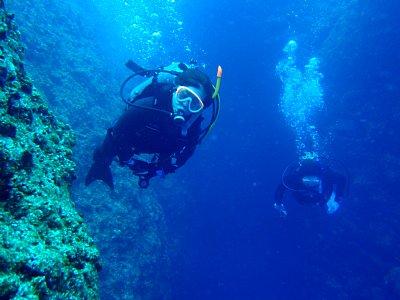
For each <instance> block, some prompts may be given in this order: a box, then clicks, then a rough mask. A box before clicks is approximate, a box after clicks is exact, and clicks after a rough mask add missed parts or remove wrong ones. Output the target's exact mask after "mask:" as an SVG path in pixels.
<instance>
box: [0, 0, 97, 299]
mask: <svg viewBox="0 0 400 300" xmlns="http://www.w3.org/2000/svg"><path fill="white" fill-rule="evenodd" d="M0 17H1V24H0V116H1V119H0V194H1V195H0V227H1V237H0V299H98V288H97V272H98V270H99V269H100V265H99V263H98V260H99V252H98V250H97V249H96V247H95V245H94V241H93V239H92V237H91V236H90V235H89V233H88V230H87V227H86V225H85V224H84V222H83V219H82V217H81V216H80V215H79V214H78V213H77V211H76V209H75V206H74V204H73V202H72V200H71V195H70V187H71V183H72V181H73V180H74V178H75V172H74V170H75V163H74V162H73V158H72V148H73V146H74V144H75V135H74V133H73V131H72V130H71V128H70V127H69V126H68V125H66V124H65V123H63V122H61V121H60V120H59V119H58V118H57V117H56V116H55V115H54V114H53V113H52V112H51V111H50V110H49V108H48V106H47V104H46V102H45V100H44V98H43V96H42V95H41V94H40V93H39V92H38V90H37V89H36V88H35V86H34V85H33V84H32V81H31V79H30V78H29V77H28V76H27V74H26V72H25V70H24V61H23V60H24V49H23V48H22V46H21V45H20V33H19V31H18V30H17V28H16V26H15V24H14V16H13V15H11V14H7V12H6V11H5V8H4V2H3V1H0Z"/></svg>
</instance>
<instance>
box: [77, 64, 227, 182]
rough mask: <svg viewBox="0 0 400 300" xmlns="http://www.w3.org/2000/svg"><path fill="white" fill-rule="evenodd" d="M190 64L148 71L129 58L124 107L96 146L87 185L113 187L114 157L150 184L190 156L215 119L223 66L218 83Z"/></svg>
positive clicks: (123, 87) (219, 70) (179, 165)
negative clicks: (98, 183)
mask: <svg viewBox="0 0 400 300" xmlns="http://www.w3.org/2000/svg"><path fill="white" fill-rule="evenodd" d="M191 63H192V64H191V65H186V64H184V63H172V64H171V65H170V66H168V67H165V68H160V69H157V70H146V69H144V68H142V67H140V66H138V65H137V64H135V63H134V62H133V61H128V63H127V64H126V66H127V67H128V68H129V69H131V70H132V71H133V72H134V74H133V75H131V76H129V77H128V78H127V79H126V80H125V82H124V83H123V84H122V86H121V90H120V94H121V98H122V100H123V101H124V102H125V103H126V105H127V106H126V109H125V111H124V113H123V114H122V116H121V117H120V118H119V119H118V120H117V122H116V123H115V125H114V126H112V127H111V128H109V129H108V130H107V134H106V136H105V138H104V141H103V143H102V145H100V146H98V147H97V148H96V149H95V151H94V154H93V160H94V162H93V165H92V166H91V168H90V170H89V172H88V174H87V176H86V180H85V184H86V185H89V184H91V183H92V182H93V181H95V180H102V181H103V182H105V183H106V184H107V185H108V186H109V187H110V188H111V189H114V183H113V177H112V173H111V169H110V165H111V163H112V161H113V159H114V157H116V156H118V158H119V163H120V165H121V166H128V167H129V168H130V169H131V170H132V172H133V174H135V175H137V176H138V177H139V186H140V187H141V188H147V187H148V185H149V180H150V179H151V178H152V177H154V176H160V177H164V176H165V175H166V174H169V173H174V172H175V171H176V170H177V169H178V168H180V167H181V166H183V165H184V164H185V162H186V161H187V160H188V159H189V157H191V156H192V154H193V153H194V151H195V148H196V146H197V145H199V144H200V143H201V142H202V140H203V139H204V138H205V137H206V135H207V134H208V132H209V131H210V130H211V129H212V127H213V126H214V123H215V121H216V119H217V116H218V112H219V106H220V99H219V95H218V91H219V87H220V82H221V77H222V68H221V67H220V66H219V67H218V73H217V83H216V86H215V87H214V86H213V84H212V82H211V80H210V78H209V77H208V76H207V75H206V74H205V73H203V72H202V71H200V70H199V69H197V68H195V66H194V64H195V62H191ZM138 76H141V77H143V78H144V79H145V80H144V81H143V82H142V83H140V84H138V85H137V86H136V87H134V88H133V90H132V91H130V90H129V91H130V93H128V96H126V95H124V92H125V89H126V85H127V83H131V84H132V82H133V81H132V80H133V79H135V80H137V79H138ZM207 108H212V110H211V112H210V113H208V119H210V120H209V123H207V124H206V125H203V124H202V123H203V121H204V120H205V119H206V118H205V114H203V112H205V111H206V110H207Z"/></svg>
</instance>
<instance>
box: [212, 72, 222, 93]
mask: <svg viewBox="0 0 400 300" xmlns="http://www.w3.org/2000/svg"><path fill="white" fill-rule="evenodd" d="M221 78H222V68H221V66H218V71H217V83H216V84H215V89H214V94H213V95H212V98H213V99H215V98H216V97H217V96H218V91H219V88H220V86H221Z"/></svg>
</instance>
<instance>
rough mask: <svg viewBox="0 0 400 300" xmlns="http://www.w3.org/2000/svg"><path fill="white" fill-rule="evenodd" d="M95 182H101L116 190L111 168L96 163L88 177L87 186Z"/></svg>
mask: <svg viewBox="0 0 400 300" xmlns="http://www.w3.org/2000/svg"><path fill="white" fill-rule="evenodd" d="M95 180H101V181H103V182H104V183H106V184H107V185H108V186H109V187H110V188H111V189H112V190H114V181H113V176H112V174H111V169H110V166H108V165H104V164H99V163H94V164H93V165H92V166H91V168H90V170H89V172H88V174H87V175H86V179H85V185H89V184H91V183H92V182H93V181H95Z"/></svg>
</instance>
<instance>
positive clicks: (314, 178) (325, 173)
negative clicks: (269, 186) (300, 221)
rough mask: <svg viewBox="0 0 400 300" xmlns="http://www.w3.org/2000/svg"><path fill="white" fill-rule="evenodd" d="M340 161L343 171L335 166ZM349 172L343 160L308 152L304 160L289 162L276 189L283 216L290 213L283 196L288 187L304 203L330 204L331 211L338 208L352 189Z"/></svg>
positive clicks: (276, 203) (277, 208)
mask: <svg viewBox="0 0 400 300" xmlns="http://www.w3.org/2000/svg"><path fill="white" fill-rule="evenodd" d="M334 163H338V165H339V166H340V169H341V172H338V171H335V170H334V169H333V165H334ZM348 183H349V173H348V170H347V168H346V167H345V166H344V165H343V163H341V162H340V161H336V160H330V159H326V158H318V156H317V155H316V154H315V153H309V152H308V153H306V155H305V156H303V157H302V158H301V159H300V161H296V162H293V163H291V164H290V165H288V166H287V167H286V169H285V171H284V172H283V174H282V180H281V182H280V184H279V185H278V187H277V189H276V191H275V203H274V207H275V209H276V210H278V211H279V213H280V216H281V217H285V216H286V215H287V211H286V208H285V206H284V205H283V200H284V198H285V197H284V196H285V192H286V191H290V192H291V196H292V197H293V198H294V199H295V200H296V201H297V202H298V203H300V204H312V205H319V206H326V210H327V213H328V214H333V213H334V212H336V211H337V210H338V208H339V206H340V204H339V202H340V200H342V199H343V197H345V196H346V195H347V193H348Z"/></svg>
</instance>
